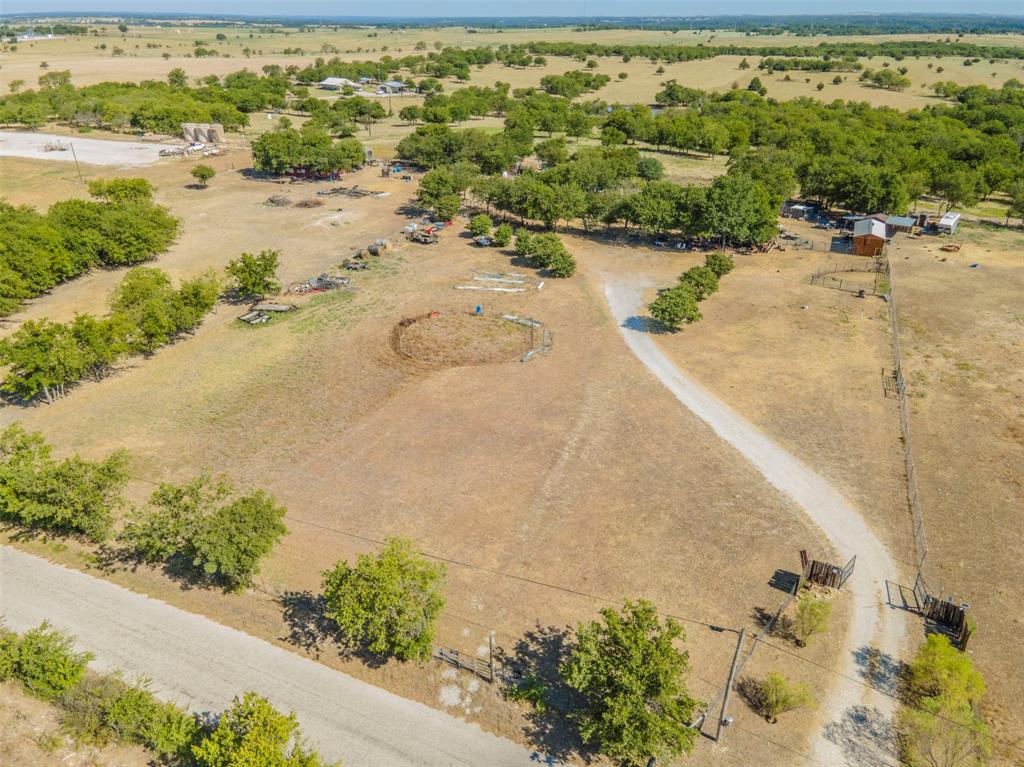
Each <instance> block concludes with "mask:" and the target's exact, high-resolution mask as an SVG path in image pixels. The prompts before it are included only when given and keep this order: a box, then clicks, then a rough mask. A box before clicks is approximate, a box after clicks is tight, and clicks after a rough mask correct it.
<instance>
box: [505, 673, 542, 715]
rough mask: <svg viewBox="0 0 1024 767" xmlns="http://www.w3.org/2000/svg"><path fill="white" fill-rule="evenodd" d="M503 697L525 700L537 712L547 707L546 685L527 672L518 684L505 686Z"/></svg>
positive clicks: (537, 677)
mask: <svg viewBox="0 0 1024 767" xmlns="http://www.w3.org/2000/svg"><path fill="white" fill-rule="evenodd" d="M505 697H506V698H508V699H509V700H515V701H526V702H527V703H529V704H530V705H531V706H533V708H534V709H535V710H536V711H538V712H539V713H544V712H545V711H547V708H548V702H547V698H548V686H547V685H546V684H545V683H544V680H543V679H541V678H540V677H539V676H537V675H536V674H528V675H527V676H525V677H523V678H522V679H521V680H519V683H518V684H515V685H512V686H511V687H508V688H506V690H505Z"/></svg>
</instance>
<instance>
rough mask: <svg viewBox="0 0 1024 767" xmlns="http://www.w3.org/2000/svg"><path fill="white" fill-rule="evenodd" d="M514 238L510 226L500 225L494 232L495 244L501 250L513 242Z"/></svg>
mask: <svg viewBox="0 0 1024 767" xmlns="http://www.w3.org/2000/svg"><path fill="white" fill-rule="evenodd" d="M512 236H513V231H512V226H511V225H510V224H498V226H497V227H496V228H495V230H494V242H495V244H496V245H497V246H498V247H500V248H504V247H506V246H507V245H508V244H509V243H510V242H512Z"/></svg>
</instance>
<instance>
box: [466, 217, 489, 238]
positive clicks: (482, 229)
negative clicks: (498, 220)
mask: <svg viewBox="0 0 1024 767" xmlns="http://www.w3.org/2000/svg"><path fill="white" fill-rule="evenodd" d="M493 227H494V222H493V221H491V217H490V216H486V215H484V214H482V213H481V214H480V215H479V216H473V218H471V219H470V221H469V232H470V234H472V235H473V236H474V237H483V236H485V235H489V234H490V233H491V229H492V228H493Z"/></svg>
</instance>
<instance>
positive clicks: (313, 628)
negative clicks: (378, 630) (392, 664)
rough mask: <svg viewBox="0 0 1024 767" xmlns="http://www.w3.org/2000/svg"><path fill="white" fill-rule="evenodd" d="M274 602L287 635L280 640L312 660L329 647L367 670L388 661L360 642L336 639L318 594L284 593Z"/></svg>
mask: <svg viewBox="0 0 1024 767" xmlns="http://www.w3.org/2000/svg"><path fill="white" fill-rule="evenodd" d="M275 601H276V602H277V604H278V605H279V606H280V607H281V616H282V617H283V618H284V622H285V624H286V625H287V626H288V633H287V634H286V635H285V636H283V637H280V639H281V640H282V641H285V642H287V643H288V644H290V645H292V646H293V647H297V648H299V649H301V650H304V651H305V652H307V653H309V654H310V655H312V656H313V657H314V658H319V657H320V655H321V654H322V653H323V652H324V650H325V649H327V645H328V644H330V645H333V646H334V647H335V648H336V649H337V651H338V655H339V656H340V657H342V658H344V659H355V660H358V661H360V662H361V663H363V664H364V665H366V666H368V667H369V668H380V667H381V666H384V665H387V663H388V662H389V661H390V660H391V658H390V657H388V656H387V655H380V654H378V653H374V652H371V651H370V650H368V649H367V648H366V647H365V645H363V644H362V643H360V642H348V641H345V640H344V638H342V637H340V636H339V635H338V630H337V627H336V626H335V625H334V623H333V622H332V621H331V619H330V618H328V617H327V615H326V614H325V612H324V611H325V609H326V606H327V605H326V602H325V601H324V598H323V595H322V594H314V593H313V592H311V591H286V592H284V593H283V594H281V595H279V596H278V597H276V599H275Z"/></svg>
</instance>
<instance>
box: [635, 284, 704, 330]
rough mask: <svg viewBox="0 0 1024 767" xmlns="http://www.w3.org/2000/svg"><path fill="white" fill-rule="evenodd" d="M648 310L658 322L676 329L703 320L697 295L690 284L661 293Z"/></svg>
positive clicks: (680, 285) (667, 289)
mask: <svg viewBox="0 0 1024 767" xmlns="http://www.w3.org/2000/svg"><path fill="white" fill-rule="evenodd" d="M647 310H648V311H649V312H650V313H651V316H652V317H654V319H656V320H658V322H660V323H662V324H663V325H666V326H667V327H670V328H676V329H678V328H680V327H682V326H683V325H684V324H689V323H692V322H696V321H697V320H699V319H700V318H701V313H700V309H699V308H698V306H697V294H696V293H695V292H694V290H693V286H692V285H690V284H689V283H681V284H679V285H676V286H675V287H672V288H666V289H665V290H662V291H660V292H659V293H658V297H657V298H656V299H654V301H652V302H651V303H650V305H648V307H647Z"/></svg>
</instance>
